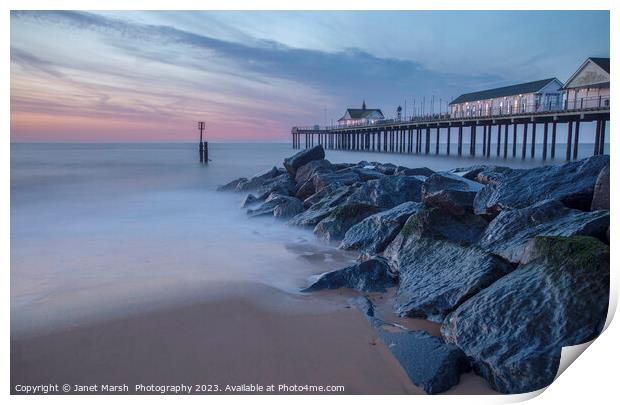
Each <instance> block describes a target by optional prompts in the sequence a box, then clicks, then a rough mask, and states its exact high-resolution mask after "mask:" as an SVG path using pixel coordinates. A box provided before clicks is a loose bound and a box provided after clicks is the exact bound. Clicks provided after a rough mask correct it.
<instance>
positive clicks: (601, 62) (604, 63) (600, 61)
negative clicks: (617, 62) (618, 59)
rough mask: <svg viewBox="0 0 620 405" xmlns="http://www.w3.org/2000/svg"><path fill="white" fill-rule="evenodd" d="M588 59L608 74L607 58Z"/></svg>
mask: <svg viewBox="0 0 620 405" xmlns="http://www.w3.org/2000/svg"><path fill="white" fill-rule="evenodd" d="M588 59H590V60H591V61H592V62H594V63H596V64H597V65H599V66H600V67H601V69H603V70H604V71H606V72H607V73H609V58H588Z"/></svg>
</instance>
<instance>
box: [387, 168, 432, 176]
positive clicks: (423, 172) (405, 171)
mask: <svg viewBox="0 0 620 405" xmlns="http://www.w3.org/2000/svg"><path fill="white" fill-rule="evenodd" d="M433 174H435V172H434V171H432V170H431V169H429V168H428V167H416V168H414V169H410V168H408V167H404V166H398V167H397V168H396V170H395V171H394V175H395V176H425V177H430V176H432V175H433Z"/></svg>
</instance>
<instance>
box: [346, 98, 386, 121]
mask: <svg viewBox="0 0 620 405" xmlns="http://www.w3.org/2000/svg"><path fill="white" fill-rule="evenodd" d="M382 119H385V117H384V116H383V113H382V112H381V110H379V109H377V108H366V101H364V102H363V103H362V108H347V110H346V111H345V113H344V115H343V116H342V118H340V119H339V120H338V124H339V125H366V124H374V123H375V122H377V121H379V120H382Z"/></svg>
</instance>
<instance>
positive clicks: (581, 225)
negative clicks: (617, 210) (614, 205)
mask: <svg viewBox="0 0 620 405" xmlns="http://www.w3.org/2000/svg"><path fill="white" fill-rule="evenodd" d="M608 227H609V211H594V212H583V211H579V210H574V209H570V208H567V207H565V206H564V204H562V203H561V202H559V201H554V200H546V201H542V202H539V203H536V204H534V205H531V206H529V207H526V208H521V209H515V210H504V211H502V212H501V213H500V214H499V215H498V216H497V217H496V218H495V219H494V220H493V221H491V223H490V224H489V226H488V227H487V229H486V230H485V232H484V234H483V235H482V236H481V238H480V242H479V245H480V246H481V247H483V248H484V249H486V250H489V251H491V252H493V253H495V254H497V255H499V256H501V257H503V258H504V259H506V260H508V261H510V262H513V263H518V262H520V261H521V258H522V257H523V254H524V252H525V248H526V246H527V244H528V242H529V241H530V240H531V239H533V238H534V237H535V236H539V235H540V236H572V235H586V236H594V237H597V238H599V239H601V240H604V239H605V238H606V237H605V233H606V231H607V229H608Z"/></svg>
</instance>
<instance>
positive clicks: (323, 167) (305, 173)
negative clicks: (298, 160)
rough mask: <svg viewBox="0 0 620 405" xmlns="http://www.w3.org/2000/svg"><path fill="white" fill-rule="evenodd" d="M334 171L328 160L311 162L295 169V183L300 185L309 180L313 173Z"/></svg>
mask: <svg viewBox="0 0 620 405" xmlns="http://www.w3.org/2000/svg"><path fill="white" fill-rule="evenodd" d="M334 170H335V168H334V165H332V164H331V163H330V161H329V160H326V159H319V160H313V161H311V162H308V163H306V164H305V165H303V166H301V167H300V168H299V169H297V172H296V173H295V181H296V182H297V183H299V184H301V183H304V182H306V181H308V180H310V178H311V177H312V176H313V175H314V174H315V173H325V172H333V171H334Z"/></svg>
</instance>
